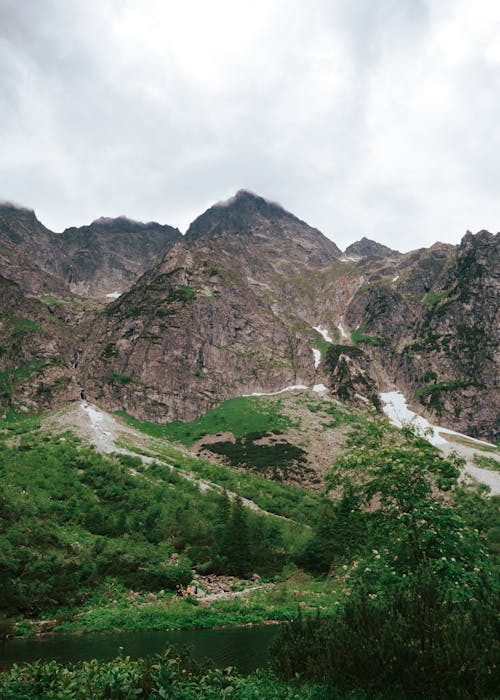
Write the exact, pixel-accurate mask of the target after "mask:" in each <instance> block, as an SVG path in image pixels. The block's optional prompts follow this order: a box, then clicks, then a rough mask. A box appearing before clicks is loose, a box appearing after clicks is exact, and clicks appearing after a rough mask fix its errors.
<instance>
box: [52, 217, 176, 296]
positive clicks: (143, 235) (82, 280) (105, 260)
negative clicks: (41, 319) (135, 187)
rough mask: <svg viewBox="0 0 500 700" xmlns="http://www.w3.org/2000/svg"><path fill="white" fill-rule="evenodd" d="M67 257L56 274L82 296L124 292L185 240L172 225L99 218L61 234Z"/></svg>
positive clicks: (123, 218) (61, 262)
mask: <svg viewBox="0 0 500 700" xmlns="http://www.w3.org/2000/svg"><path fill="white" fill-rule="evenodd" d="M61 237H62V246H63V250H64V257H63V258H62V259H61V261H60V264H59V265H58V266H57V271H58V273H59V274H60V275H61V277H63V279H65V280H66V281H67V283H68V284H69V286H70V289H71V290H72V291H73V292H74V293H75V294H80V295H84V296H87V295H94V296H96V295H104V294H108V293H112V292H123V291H125V290H127V289H129V288H130V286H131V285H132V284H133V283H134V282H135V281H136V280H137V279H138V278H139V277H140V276H141V275H142V274H143V273H144V272H145V271H146V270H148V269H149V268H150V267H152V266H153V265H154V264H156V263H157V262H158V261H159V260H161V258H162V257H163V255H164V254H165V253H166V251H167V250H169V249H170V248H171V247H172V245H173V244H174V243H176V242H177V241H178V240H180V239H181V238H182V236H181V233H180V231H178V229H176V228H172V226H166V225H162V224H158V223H156V222H154V221H151V222H149V223H146V224H145V223H141V222H139V221H132V220H131V219H127V218H126V217H124V216H120V217H118V218H116V219H107V218H100V219H96V220H95V221H93V222H92V223H91V224H90V226H81V227H80V228H74V227H73V228H68V229H66V230H65V231H63V233H62V234H61Z"/></svg>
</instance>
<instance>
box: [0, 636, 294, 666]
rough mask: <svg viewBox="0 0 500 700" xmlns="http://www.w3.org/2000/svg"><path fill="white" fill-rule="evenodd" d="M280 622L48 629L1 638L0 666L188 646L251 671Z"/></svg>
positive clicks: (263, 659) (200, 655) (263, 658)
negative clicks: (122, 629) (154, 628)
mask: <svg viewBox="0 0 500 700" xmlns="http://www.w3.org/2000/svg"><path fill="white" fill-rule="evenodd" d="M279 631H280V626H279V625H261V626H255V627H235V628H232V629H208V630H174V631H168V630H159V631H138V632H109V633H89V634H80V635H76V634H48V635H44V636H42V637H31V638H26V639H23V638H20V639H10V640H6V641H0V670H6V669H8V668H10V667H11V666H12V665H13V664H14V663H17V664H20V663H26V662H31V661H36V660H37V659H43V660H45V661H51V660H55V661H59V662H61V663H68V662H77V661H84V660H87V659H94V658H95V659H100V660H102V661H109V660H110V659H113V658H114V657H115V656H117V655H118V654H119V653H120V647H123V652H122V653H123V655H125V656H130V657H131V658H138V657H143V656H148V655H150V654H156V653H158V652H161V651H162V650H163V649H165V647H167V646H171V647H172V648H173V649H174V650H175V651H177V650H179V651H180V650H181V649H182V648H183V647H186V646H189V647H190V648H191V650H192V655H193V657H194V658H195V659H196V660H198V661H202V660H203V659H206V658H210V659H212V660H213V661H214V664H215V665H216V666H218V667H220V668H225V667H226V666H235V667H236V668H237V669H238V671H239V672H240V673H242V674H245V673H251V672H252V671H254V670H255V669H256V668H258V667H261V666H265V665H266V664H267V662H268V659H269V655H268V649H269V645H270V644H271V643H272V642H273V640H274V639H276V637H277V636H278V634H279Z"/></svg>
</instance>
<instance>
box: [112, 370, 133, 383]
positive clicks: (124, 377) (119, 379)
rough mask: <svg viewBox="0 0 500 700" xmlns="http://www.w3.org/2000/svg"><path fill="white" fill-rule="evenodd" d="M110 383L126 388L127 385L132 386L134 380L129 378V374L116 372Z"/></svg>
mask: <svg viewBox="0 0 500 700" xmlns="http://www.w3.org/2000/svg"><path fill="white" fill-rule="evenodd" d="M110 381H111V382H112V383H114V384H121V385H122V386H126V385H127V384H130V383H131V382H133V381H134V380H133V378H132V377H129V375H128V374H119V373H117V372H115V373H114V374H112V375H111V378H110Z"/></svg>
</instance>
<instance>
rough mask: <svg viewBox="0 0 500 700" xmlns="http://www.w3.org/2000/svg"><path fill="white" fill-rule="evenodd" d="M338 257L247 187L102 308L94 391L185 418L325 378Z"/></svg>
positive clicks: (90, 381) (92, 363) (88, 368)
mask: <svg viewBox="0 0 500 700" xmlns="http://www.w3.org/2000/svg"><path fill="white" fill-rule="evenodd" d="M338 255H339V250H338V248H337V247H336V246H335V245H334V244H333V243H332V242H331V241H329V240H328V239H326V238H325V237H324V236H323V235H322V234H321V233H320V232H319V231H317V230H316V229H313V228H311V227H310V226H308V225H307V224H305V223H303V222H301V221H299V220H298V219H297V218H296V217H294V216H292V215H291V214H289V213H288V212H285V211H284V210H283V209H282V208H281V207H278V206H277V205H274V204H270V203H268V202H267V201H266V200H264V199H262V198H260V197H256V196H255V195H251V194H250V193H247V192H240V193H238V194H237V195H236V197H235V198H234V199H233V200H232V201H230V202H229V203H227V204H225V205H217V206H215V207H213V208H212V209H209V210H208V211H207V212H205V214H203V215H202V216H201V217H200V218H199V219H197V220H196V221H195V222H194V223H193V224H192V225H191V227H190V229H189V231H188V233H187V234H186V237H185V240H183V241H181V242H179V243H177V244H176V245H175V246H174V247H173V248H172V249H171V250H170V251H169V252H168V253H167V255H166V256H165V258H164V259H163V261H162V263H161V264H160V265H159V266H157V267H156V268H154V269H153V270H152V271H151V272H149V273H147V274H146V275H144V276H143V277H142V278H141V279H140V280H139V282H138V283H137V285H135V286H134V287H133V289H132V290H131V291H130V292H129V293H128V294H126V295H124V296H123V297H121V298H120V299H119V300H118V301H116V302H115V303H113V304H112V305H111V306H109V307H108V308H107V309H106V310H105V311H104V312H102V313H101V314H100V315H99V317H98V318H97V319H96V321H95V338H96V342H95V344H94V345H93V346H92V347H91V348H90V349H89V350H88V351H87V353H86V355H85V357H84V358H83V359H82V367H81V372H82V382H84V383H85V386H86V390H87V392H90V393H91V394H92V395H95V396H96V398H97V399H99V400H101V401H103V402H105V403H106V404H107V405H109V406H110V407H118V406H123V407H125V408H127V410H130V411H131V412H132V413H134V415H140V416H144V417H149V418H154V419H156V420H176V419H182V420H186V419H190V418H193V417H194V416H195V415H199V414H200V413H201V412H203V411H204V410H207V409H208V408H211V407H213V406H214V405H215V404H216V403H217V402H218V401H220V400H221V399H224V398H229V397H232V396H237V395H241V394H244V393H251V392H253V391H264V392H269V391H277V390H280V389H282V388H284V387H285V386H288V385H292V384H312V383H314V381H315V378H316V376H317V371H316V368H315V363H314V355H313V352H312V346H311V345H310V344H309V342H308V341H311V342H314V341H315V340H318V339H319V338H320V336H319V334H318V332H317V331H315V330H314V329H313V324H314V323H319V322H321V310H320V308H321V306H322V304H321V302H318V298H319V295H317V294H316V293H315V292H314V290H315V289H316V287H317V286H318V285H321V284H326V283H327V281H328V280H327V279H326V278H328V272H329V271H330V269H331V266H332V264H335V263H336V262H337V257H338ZM316 278H317V279H316ZM325 280H326V281H325ZM341 286H342V285H341ZM284 287H285V288H287V290H288V294H286V296H284V295H283V289H284ZM304 287H307V288H308V290H307V293H304ZM343 287H345V288H346V289H349V285H348V284H344V285H343V286H342V288H343ZM344 296H346V297H347V294H345V295H344ZM299 300H300V301H299ZM315 306H317V307H319V308H315ZM292 312H293V313H292Z"/></svg>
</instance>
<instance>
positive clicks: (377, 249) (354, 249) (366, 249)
mask: <svg viewBox="0 0 500 700" xmlns="http://www.w3.org/2000/svg"><path fill="white" fill-rule="evenodd" d="M344 255H346V256H356V257H359V258H372V257H387V256H391V255H401V253H400V252H399V251H398V250H392V248H388V247H387V246H386V245H382V243H377V242H376V241H372V240H370V239H369V238H365V237H363V238H362V239H361V240H360V241H356V242H355V243H351V245H350V246H347V248H346V249H345V251H344Z"/></svg>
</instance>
